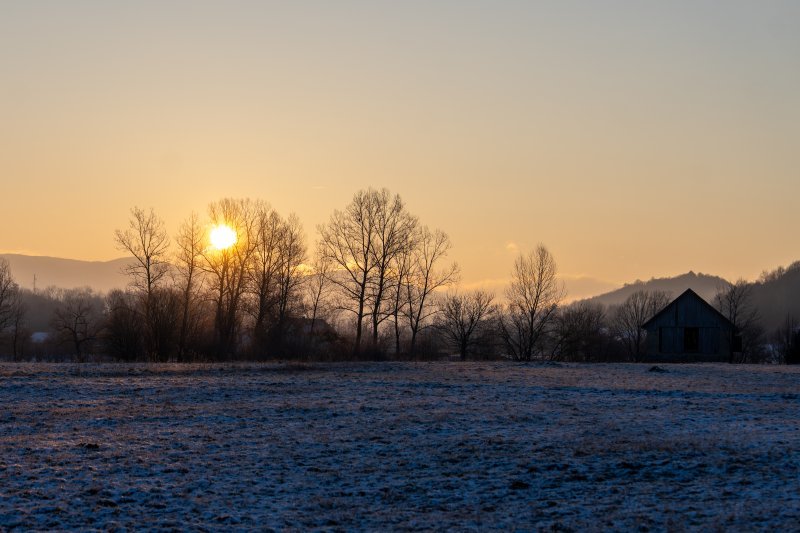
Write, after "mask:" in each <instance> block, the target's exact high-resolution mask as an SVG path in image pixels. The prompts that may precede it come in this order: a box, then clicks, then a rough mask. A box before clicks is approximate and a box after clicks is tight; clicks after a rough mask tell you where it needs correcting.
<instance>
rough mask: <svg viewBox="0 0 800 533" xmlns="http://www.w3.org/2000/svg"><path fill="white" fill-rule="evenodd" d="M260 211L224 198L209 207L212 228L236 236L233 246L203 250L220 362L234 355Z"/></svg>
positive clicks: (247, 203) (253, 204) (252, 205)
mask: <svg viewBox="0 0 800 533" xmlns="http://www.w3.org/2000/svg"><path fill="white" fill-rule="evenodd" d="M259 210H260V205H259V204H258V203H257V202H253V201H251V200H249V199H238V200H237V199H232V198H225V199H222V200H220V201H218V202H214V203H212V204H210V205H209V206H208V216H209V219H210V221H211V224H212V225H216V226H222V225H224V226H227V227H229V228H231V229H232V230H233V231H234V232H235V233H236V243H235V244H233V245H232V246H230V247H228V248H224V249H221V250H220V249H216V248H213V247H207V248H205V249H204V250H203V270H204V271H205V272H206V273H207V274H208V280H209V285H210V290H211V292H212V293H213V300H214V306H215V312H214V342H215V346H216V352H217V354H216V355H217V356H218V357H220V358H229V357H231V356H233V355H234V354H235V353H236V348H237V337H238V334H239V332H240V328H241V325H242V302H243V298H244V296H245V293H246V291H247V288H248V281H249V275H248V273H249V271H250V268H251V267H252V262H253V257H254V255H255V251H256V246H257V244H258V237H257V232H258V220H259V218H258V213H259Z"/></svg>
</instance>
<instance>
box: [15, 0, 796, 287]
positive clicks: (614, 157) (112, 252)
mask: <svg viewBox="0 0 800 533" xmlns="http://www.w3.org/2000/svg"><path fill="white" fill-rule="evenodd" d="M798 28H800V2H795V1H785V2H781V1H770V0H764V1H758V2H754V1H736V0H732V1H725V2H709V1H696V0H693V1H670V2H641V1H596V2H588V1H587V2H574V1H569V0H567V1H561V0H560V1H552V2H537V1H505V2H503V1H494V2H490V1H403V2H385V1H371V2H366V1H365V2H353V1H337V2H322V1H320V2H306V1H297V2H266V1H264V2H245V1H230V2H207V1H169V2H155V1H140V2H125V3H122V2H100V1H80V0H78V1H70V2H62V1H50V2H48V1H36V2H28V1H4V2H2V15H1V16H0V72H2V75H1V76H0V81H1V83H0V176H2V210H0V228H2V229H0V252H20V253H29V254H36V255H50V256H58V257H68V258H76V259H93V260H105V259H111V258H115V257H118V256H120V255H121V254H120V252H119V251H118V250H116V249H115V246H114V240H113V231H114V229H116V228H121V227H124V226H125V224H126V221H127V218H128V211H129V208H130V207H132V206H134V205H138V206H141V207H151V206H152V207H153V208H154V209H155V210H156V212H157V213H158V214H159V215H161V216H162V217H163V218H164V219H165V221H166V223H167V225H168V227H169V228H170V229H171V231H173V233H174V231H175V230H176V229H177V227H178V224H179V223H180V221H181V220H183V219H184V218H185V217H186V216H188V215H189V214H190V213H191V212H192V211H197V212H200V213H204V212H205V208H206V205H207V204H208V203H209V202H211V201H214V200H217V199H219V198H222V197H226V196H230V197H251V198H260V199H264V200H266V201H268V202H269V203H270V204H271V205H272V206H273V207H274V208H276V209H277V210H278V211H279V212H281V213H282V214H283V215H288V214H289V213H290V212H295V213H297V215H298V216H299V217H300V218H301V220H302V221H303V224H304V227H305V231H306V235H307V239H308V244H309V248H310V249H311V248H313V241H314V239H315V238H316V227H317V225H318V224H320V223H323V222H325V221H326V220H327V219H328V218H329V216H330V214H331V212H332V210H333V209H336V208H342V207H344V206H345V205H346V203H347V202H348V201H349V200H350V199H351V198H352V195H353V193H354V192H355V191H356V190H358V189H361V188H365V187H368V186H373V187H387V188H389V189H390V190H391V191H392V192H396V193H399V194H400V195H401V196H402V197H403V198H404V199H405V201H406V203H407V205H408V207H409V209H410V211H412V212H413V213H415V214H417V215H418V216H419V217H420V219H421V220H422V222H424V223H426V224H428V225H429V226H431V227H438V228H441V229H443V230H445V231H447V232H448V233H449V234H450V236H451V238H452V241H453V251H452V254H451V259H453V260H456V261H458V262H459V264H460V265H461V267H462V284H463V285H465V286H475V285H485V286H490V287H494V286H499V285H502V284H503V283H504V282H505V280H506V279H507V278H508V275H509V271H510V269H511V266H512V262H513V259H514V257H515V255H516V254H517V253H518V252H519V251H526V250H528V249H530V248H532V247H533V246H535V245H536V244H537V243H539V242H542V243H544V244H546V245H547V246H548V247H549V248H550V250H551V251H552V252H553V254H554V256H555V258H556V260H557V262H558V265H559V270H560V272H561V273H562V275H563V276H564V277H565V279H567V280H571V286H572V287H573V289H572V290H573V292H575V291H577V294H580V293H581V291H585V292H587V293H590V292H592V291H594V292H600V291H601V290H605V289H607V288H609V287H611V286H613V285H617V284H621V283H623V282H628V281H632V280H634V279H636V278H642V279H646V278H650V277H653V276H656V277H659V276H668V275H674V274H678V273H681V272H685V271H688V270H690V269H691V270H694V271H701V272H708V273H713V274H717V275H721V276H724V277H728V278H737V277H740V276H743V277H746V278H751V279H752V278H754V277H756V276H757V275H758V274H759V272H761V271H762V270H763V269H769V268H773V267H776V266H778V265H781V264H787V263H789V262H791V261H793V260H796V259H800V247H799V245H798V237H797V235H798V232H799V231H800V172H799V171H800V146H799V144H800V53H798V52H800V31H798ZM581 277H586V278H590V279H587V280H584V281H583V282H575V279H576V278H581Z"/></svg>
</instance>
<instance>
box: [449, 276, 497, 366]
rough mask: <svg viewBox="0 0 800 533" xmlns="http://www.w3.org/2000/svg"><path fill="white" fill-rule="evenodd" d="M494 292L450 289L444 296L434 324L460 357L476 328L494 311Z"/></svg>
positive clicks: (476, 332)
mask: <svg viewBox="0 0 800 533" xmlns="http://www.w3.org/2000/svg"><path fill="white" fill-rule="evenodd" d="M493 301H494V295H493V294H491V293H488V292H484V291H480V290H477V291H473V292H468V293H458V292H453V293H450V294H447V295H445V296H444V298H443V299H442V301H441V304H440V313H439V315H438V317H437V327H438V328H439V330H440V331H441V332H442V333H443V334H444V336H445V338H446V339H447V341H448V343H449V344H450V345H451V346H452V347H453V348H455V349H456V350H458V353H459V356H460V357H461V360H462V361H465V360H466V359H467V353H468V352H469V350H470V348H471V347H472V346H473V345H474V344H475V339H476V336H477V334H478V333H479V332H480V329H481V328H482V327H483V325H484V324H485V323H486V321H487V320H488V319H489V318H490V317H491V315H492V314H493V313H494V312H495V306H494V304H493V303H492V302H493Z"/></svg>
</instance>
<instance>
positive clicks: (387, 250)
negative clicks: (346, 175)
mask: <svg viewBox="0 0 800 533" xmlns="http://www.w3.org/2000/svg"><path fill="white" fill-rule="evenodd" d="M403 214H404V211H403V205H402V202H401V201H400V198H399V197H397V196H396V197H394V198H392V197H391V196H390V194H389V192H388V191H387V190H386V189H383V190H381V191H376V190H374V189H367V190H362V191H358V192H357V193H356V194H355V195H354V196H353V200H352V201H351V202H350V203H349V204H348V205H347V206H346V207H345V208H344V210H343V211H339V210H336V211H334V212H333V214H332V215H331V218H330V220H329V221H328V223H327V224H323V225H322V226H320V227H319V234H320V241H319V242H320V249H321V250H322V253H323V256H324V257H325V258H326V260H327V261H329V262H330V263H331V264H332V265H334V268H333V269H331V273H330V275H329V277H328V279H329V281H330V283H331V284H332V285H334V286H335V287H336V288H338V289H339V291H340V293H341V294H340V296H341V300H340V304H339V307H340V309H341V310H342V311H345V312H348V313H352V315H353V318H354V320H355V343H354V347H353V350H354V352H355V353H356V354H358V353H360V351H361V339H362V336H363V330H364V319H365V318H366V317H367V316H369V315H374V321H373V328H374V329H375V331H374V332H373V339H374V340H377V326H378V324H379V321H380V316H381V305H382V302H383V298H384V292H385V290H386V282H387V279H386V276H387V275H388V274H389V265H390V263H391V258H392V257H393V256H394V254H396V253H398V248H397V247H398V245H399V241H400V237H401V235H400V233H401V232H400V228H401V227H405V225H406V224H405V223H399V221H398V220H397V218H398V217H400V216H402V215H403ZM393 218H394V220H393Z"/></svg>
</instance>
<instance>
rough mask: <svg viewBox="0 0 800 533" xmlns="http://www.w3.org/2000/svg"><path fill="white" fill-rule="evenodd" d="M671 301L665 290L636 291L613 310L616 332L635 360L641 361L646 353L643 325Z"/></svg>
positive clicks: (613, 324) (613, 323) (613, 326)
mask: <svg viewBox="0 0 800 533" xmlns="http://www.w3.org/2000/svg"><path fill="white" fill-rule="evenodd" d="M669 301H670V295H669V293H666V292H664V291H636V292H634V293H633V294H631V295H630V296H628V297H627V298H626V299H625V301H624V302H623V303H621V304H620V305H619V306H618V307H617V308H616V309H615V310H614V311H613V316H612V319H611V323H612V328H613V330H614V334H615V335H616V336H617V338H618V339H619V340H620V342H622V345H623V346H624V347H625V350H626V351H627V352H628V356H629V357H630V358H631V359H633V360H634V361H636V362H639V361H641V360H642V359H643V358H644V355H645V340H646V338H647V334H646V333H645V331H644V330H643V329H642V325H644V323H645V322H647V321H648V320H650V319H651V318H652V317H653V316H654V315H655V314H656V313H657V312H659V311H660V310H661V309H663V308H664V307H665V306H666V305H667V304H668V303H669Z"/></svg>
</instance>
